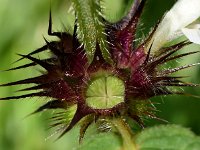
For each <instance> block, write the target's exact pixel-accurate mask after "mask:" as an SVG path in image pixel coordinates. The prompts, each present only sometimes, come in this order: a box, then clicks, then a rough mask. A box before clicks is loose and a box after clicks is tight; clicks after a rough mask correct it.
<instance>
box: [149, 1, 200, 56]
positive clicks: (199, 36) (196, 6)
mask: <svg viewBox="0 0 200 150" xmlns="http://www.w3.org/2000/svg"><path fill="white" fill-rule="evenodd" d="M199 17H200V0H178V1H177V2H176V3H175V5H174V6H173V7H172V8H171V10H169V11H168V12H167V13H166V15H165V16H164V18H163V20H162V21H161V23H160V24H159V26H158V28H157V30H156V32H155V34H154V36H153V38H152V41H151V42H150V43H149V45H148V47H149V46H150V45H151V44H152V42H153V44H152V51H153V52H156V51H157V50H159V48H161V47H162V46H163V45H164V44H166V43H167V42H169V41H170V40H173V39H174V38H177V37H179V36H181V35H182V34H184V35H185V36H186V37H187V38H188V39H189V40H190V41H191V42H193V43H197V44H200V23H199V24H198V22H197V19H198V18H199ZM195 21H196V22H195ZM194 23H195V24H194Z"/></svg>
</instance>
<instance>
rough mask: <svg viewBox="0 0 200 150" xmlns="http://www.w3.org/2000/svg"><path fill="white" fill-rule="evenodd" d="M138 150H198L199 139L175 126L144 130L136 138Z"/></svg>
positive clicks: (199, 145)
mask: <svg viewBox="0 0 200 150" xmlns="http://www.w3.org/2000/svg"><path fill="white" fill-rule="evenodd" d="M136 144H137V145H138V147H139V150H199V148H200V138H199V137H197V136H195V135H194V134H193V133H192V132H191V131H190V130H189V129H186V128H183V127H180V126H177V125H161V126H157V127H152V128H149V129H145V130H144V131H143V132H141V133H140V134H139V135H138V136H137V138H136Z"/></svg>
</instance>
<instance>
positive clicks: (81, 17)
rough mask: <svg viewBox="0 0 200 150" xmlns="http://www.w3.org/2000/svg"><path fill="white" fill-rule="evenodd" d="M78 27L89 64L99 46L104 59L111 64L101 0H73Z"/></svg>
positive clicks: (79, 36) (79, 37)
mask: <svg viewBox="0 0 200 150" xmlns="http://www.w3.org/2000/svg"><path fill="white" fill-rule="evenodd" d="M72 2H73V6H74V9H75V13H76V17H77V25H78V39H79V40H80V42H81V43H82V44H83V45H84V48H85V50H86V54H87V57H88V60H89V62H90V63H91V62H92V60H93V58H94V53H95V50H96V46H97V45H99V47H100V49H101V52H102V55H103V57H104V58H105V59H106V60H107V61H109V62H111V59H110V54H109V51H108V44H107V42H106V35H105V33H104V32H105V31H104V26H105V25H104V23H103V21H102V18H103V17H102V9H101V6H100V0H72Z"/></svg>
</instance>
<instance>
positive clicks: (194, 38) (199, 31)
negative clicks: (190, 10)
mask: <svg viewBox="0 0 200 150" xmlns="http://www.w3.org/2000/svg"><path fill="white" fill-rule="evenodd" d="M182 32H183V34H184V35H185V36H186V37H187V38H188V39H189V40H190V41H191V42H193V43H196V44H200V24H198V25H195V26H193V28H183V29H182Z"/></svg>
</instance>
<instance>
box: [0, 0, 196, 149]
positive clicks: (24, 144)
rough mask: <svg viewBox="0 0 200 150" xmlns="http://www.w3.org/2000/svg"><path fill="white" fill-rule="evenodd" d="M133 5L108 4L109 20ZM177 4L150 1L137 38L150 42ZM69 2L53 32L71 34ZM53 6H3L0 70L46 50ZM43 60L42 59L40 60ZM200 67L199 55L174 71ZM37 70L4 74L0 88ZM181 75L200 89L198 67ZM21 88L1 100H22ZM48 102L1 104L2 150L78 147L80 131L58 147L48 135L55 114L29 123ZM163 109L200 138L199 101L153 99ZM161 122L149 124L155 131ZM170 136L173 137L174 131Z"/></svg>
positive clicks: (56, 10)
mask: <svg viewBox="0 0 200 150" xmlns="http://www.w3.org/2000/svg"><path fill="white" fill-rule="evenodd" d="M132 1H133V0H105V3H104V5H105V6H106V11H105V15H106V18H107V19H109V20H110V21H113V22H114V21H116V20H118V19H119V18H120V17H122V16H123V15H124V14H125V13H126V11H127V8H129V6H130V4H131V2H132ZM174 2H175V1H174V0H162V1H160V0H149V1H148V3H147V6H146V8H145V12H144V15H143V17H142V20H141V24H140V27H139V30H138V31H139V32H138V35H139V36H140V37H145V35H146V34H147V33H148V32H149V30H150V28H151V27H152V26H153V25H154V24H155V23H156V22H157V20H158V19H160V18H161V17H162V15H163V14H164V12H166V10H168V9H169V8H170V7H171V6H172V5H173V3H174ZM69 6H70V4H69V1H68V0H56V1H53V0H52V2H51V7H52V14H53V28H54V31H63V30H64V26H65V28H66V29H67V30H68V31H69V32H71V31H72V29H73V27H72V25H73V15H72V13H71V12H69ZM49 8H50V1H49V0H43V1H41V0H29V1H24V0H16V1H12V2H11V1H8V0H0V69H1V70H5V69H8V68H11V67H14V66H18V65H20V64H23V63H25V61H22V62H18V63H14V64H13V62H14V61H16V60H17V59H18V58H19V57H18V56H17V55H16V53H20V54H27V53H29V52H31V51H32V50H34V49H36V48H38V47H40V46H42V45H43V44H44V43H45V42H44V40H43V36H44V37H47V38H48V39H51V38H49V37H48V36H47V26H48V14H49ZM185 50H187V51H188V50H200V46H198V45H193V46H190V47H186V48H185ZM41 57H42V56H41ZM198 61H199V55H195V56H191V57H188V58H186V59H185V58H184V59H180V60H178V61H177V62H176V63H173V64H171V65H174V66H179V65H183V64H187V63H194V62H198ZM38 69H39V68H37V67H36V68H35V69H24V70H19V71H11V72H4V71H2V72H0V83H7V82H11V81H16V80H19V79H24V78H26V77H32V76H35V75H36V74H38ZM180 74H182V75H189V76H191V77H188V79H187V81H191V82H195V83H200V79H199V75H200V70H199V67H194V68H191V69H189V70H185V71H181V72H180ZM23 87H24V86H18V87H1V88H0V97H5V96H11V95H17V94H18V93H15V91H16V90H18V89H22V88H23ZM199 90H200V88H187V89H185V91H186V92H187V93H192V94H196V95H200V94H199ZM45 101H47V99H44V98H27V99H23V100H17V101H1V102H0V150H55V149H59V150H71V149H72V147H73V145H74V144H77V141H78V130H76V129H75V130H74V131H72V132H70V133H68V134H67V135H65V136H64V137H63V138H61V139H60V140H58V141H56V142H55V141H54V140H55V137H56V136H51V135H52V134H53V133H54V132H53V131H52V130H48V124H49V120H48V116H50V115H51V113H53V112H49V113H46V112H45V113H42V114H37V115H34V116H30V117H26V116H27V115H28V114H30V113H31V112H33V111H34V110H35V109H36V108H37V107H38V106H40V105H41V104H43V103H44V102H45ZM152 101H153V102H156V103H160V104H158V105H156V106H157V108H158V110H160V111H158V113H157V115H158V116H159V117H161V118H164V119H166V120H168V121H169V123H175V124H180V125H182V126H185V127H189V128H191V129H192V130H193V131H194V132H195V133H196V134H200V115H199V113H200V100H199V99H197V98H192V97H185V96H167V97H158V98H154V99H152ZM159 123H162V122H159V121H152V120H151V121H147V124H149V125H154V124H159ZM169 132H170V131H169Z"/></svg>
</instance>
